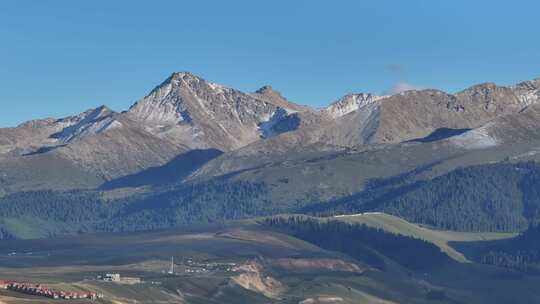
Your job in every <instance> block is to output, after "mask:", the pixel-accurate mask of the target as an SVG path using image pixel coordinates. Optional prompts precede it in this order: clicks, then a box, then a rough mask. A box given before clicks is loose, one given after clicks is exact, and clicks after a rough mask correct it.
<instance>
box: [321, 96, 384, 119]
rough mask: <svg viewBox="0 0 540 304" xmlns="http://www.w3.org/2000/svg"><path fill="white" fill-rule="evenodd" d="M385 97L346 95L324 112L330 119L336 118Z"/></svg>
mask: <svg viewBox="0 0 540 304" xmlns="http://www.w3.org/2000/svg"><path fill="white" fill-rule="evenodd" d="M384 97H386V96H375V95H371V94H366V93H360V94H348V95H345V96H343V97H342V98H340V99H339V100H337V101H336V102H334V103H332V104H331V105H329V106H328V107H327V108H326V109H325V111H326V112H327V113H328V114H329V115H330V116H331V117H332V118H338V117H341V116H344V115H347V114H349V113H351V112H354V111H356V110H359V109H361V108H364V107H366V106H368V105H371V104H373V103H374V102H376V101H378V100H380V99H382V98H384Z"/></svg>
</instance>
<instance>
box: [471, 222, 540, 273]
mask: <svg viewBox="0 0 540 304" xmlns="http://www.w3.org/2000/svg"><path fill="white" fill-rule="evenodd" d="M478 262H480V263H484V264H490V265H496V266H500V267H506V268H512V269H516V270H520V271H525V272H533V273H535V274H539V273H540V226H539V225H531V227H529V229H527V230H526V231H525V232H523V233H522V234H520V235H519V236H517V237H515V238H512V239H510V240H501V241H495V242H493V244H492V245H488V246H487V247H486V248H485V249H484V253H483V254H481V255H480V256H479V257H478Z"/></svg>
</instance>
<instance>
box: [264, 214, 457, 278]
mask: <svg viewBox="0 0 540 304" xmlns="http://www.w3.org/2000/svg"><path fill="white" fill-rule="evenodd" d="M262 224H263V225H265V226H268V227H271V228H274V229H276V230H278V231H280V232H283V233H287V234H290V235H293V236H295V237H297V238H300V239H302V240H304V241H307V242H310V243H312V244H315V245H317V246H319V247H321V248H324V249H327V250H332V251H338V252H342V253H344V254H347V255H349V256H351V257H353V258H356V259H358V260H359V261H363V262H366V263H368V264H369V265H371V266H373V267H377V268H379V269H382V270H384V269H385V267H386V261H385V260H384V258H383V256H385V257H388V258H390V259H392V260H394V261H395V262H397V263H398V264H400V265H403V266H405V267H407V268H409V269H411V270H416V271H424V270H428V269H433V268H434V267H437V266H440V265H442V264H443V263H444V262H447V261H449V258H448V256H447V255H446V254H444V253H442V252H441V251H440V249H439V248H438V247H437V246H435V245H433V244H432V243H429V242H426V241H424V240H420V239H415V238H411V237H406V236H401V235H397V234H393V233H389V232H385V231H384V230H381V229H376V228H372V227H368V226H366V225H365V224H362V225H359V224H349V223H344V222H341V221H334V220H329V221H320V220H316V219H311V218H306V217H303V216H290V217H272V218H267V219H265V220H264V221H262Z"/></svg>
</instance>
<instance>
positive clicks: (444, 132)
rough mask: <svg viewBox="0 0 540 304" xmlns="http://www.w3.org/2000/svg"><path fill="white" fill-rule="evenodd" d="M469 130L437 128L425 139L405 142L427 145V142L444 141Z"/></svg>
mask: <svg viewBox="0 0 540 304" xmlns="http://www.w3.org/2000/svg"><path fill="white" fill-rule="evenodd" d="M470 130H471V129H450V128H439V129H437V130H435V131H433V132H431V134H429V135H428V136H426V137H422V138H415V139H411V140H408V141H407V142H421V143H428V142H433V141H438V140H441V139H445V138H449V137H452V136H456V135H460V134H463V133H465V132H467V131H470Z"/></svg>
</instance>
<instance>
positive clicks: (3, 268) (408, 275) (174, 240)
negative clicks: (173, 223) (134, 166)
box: [0, 214, 540, 304]
mask: <svg viewBox="0 0 540 304" xmlns="http://www.w3.org/2000/svg"><path fill="white" fill-rule="evenodd" d="M336 219H337V220H341V221H345V222H350V223H362V224H366V225H368V226H371V227H377V228H380V229H384V230H386V231H392V232H397V233H401V234H403V235H409V236H413V237H417V238H422V239H425V240H428V241H432V242H433V243H435V244H437V245H439V246H440V247H441V249H443V251H444V249H445V248H447V251H445V252H446V253H448V254H449V255H450V256H451V255H452V251H450V250H449V249H448V248H450V249H451V247H445V246H448V244H447V242H448V241H450V240H458V239H459V240H462V241H464V240H465V241H467V240H479V239H497V238H502V237H509V236H510V235H504V234H482V233H455V232H449V231H437V230H434V229H430V228H428V227H421V226H418V225H415V224H411V223H407V222H406V221H403V220H401V219H399V218H395V217H392V216H388V215H384V214H364V215H358V216H348V217H338V218H332V220H336ZM261 220H262V218H259V219H253V220H249V221H241V222H230V223H226V224H223V225H212V226H204V225H201V226H197V227H195V226H194V227H192V228H190V229H187V228H182V229H173V230H160V231H151V232H138V233H101V234H84V235H80V236H73V237H64V238H52V239H32V240H10V241H8V240H6V241H2V243H1V245H0V279H11V280H17V281H29V282H36V283H42V284H45V285H47V286H50V287H53V288H59V289H60V288H61V289H65V290H72V291H77V290H81V291H82V290H89V291H98V292H102V293H104V294H105V296H106V297H105V299H103V300H101V303H135V301H137V303H201V304H206V303H208V304H215V303H295V304H297V303H300V302H301V301H307V302H305V303H324V302H325V301H332V300H335V301H339V302H336V303H381V304H383V303H385V304H388V303H510V299H515V298H516V296H517V295H519V296H520V299H523V302H519V301H518V302H513V303H534V302H537V301H538V300H540V292H538V291H536V290H535V289H534V288H531V286H536V285H537V284H540V278H539V277H535V276H528V275H518V276H516V275H512V274H514V272H511V271H509V270H505V269H500V268H496V267H490V266H485V265H477V264H474V263H458V262H456V261H452V260H450V262H448V263H444V264H442V265H440V267H437V268H435V269H432V270H429V271H427V272H418V271H411V270H410V269H407V268H404V267H403V266H401V265H399V264H397V263H395V262H392V261H391V260H390V259H387V258H385V257H383V258H385V259H387V261H388V263H387V265H388V267H386V268H385V269H384V270H380V269H377V268H373V267H372V266H370V265H369V263H366V261H362V260H358V259H354V258H351V257H349V256H347V255H346V254H343V253H341V252H334V251H328V250H324V249H322V248H319V247H317V246H314V245H313V244H310V243H307V242H305V241H302V240H300V239H297V238H295V237H292V236H290V235H286V234H283V233H280V232H276V231H274V230H268V229H267V228H265V227H264V226H261V225H259V224H257V223H259V222H260V221H261ZM320 220H321V221H325V220H328V219H320ZM460 244H463V243H460ZM452 250H455V249H452ZM456 252H457V251H456ZM457 253H459V252H457ZM171 256H174V258H175V261H176V264H177V269H178V271H179V272H180V273H179V274H178V275H177V276H169V275H166V274H165V273H164V271H165V270H166V269H168V265H169V259H170V257H171ZM186 259H193V260H195V261H197V262H200V263H222V262H226V263H236V264H237V265H244V264H248V265H253V264H254V263H261V264H262V265H265V266H264V267H263V268H261V269H260V270H259V272H258V273H257V275H260V277H261V278H266V277H271V278H273V279H274V280H276V281H278V282H279V283H280V284H281V285H280V286H281V288H282V291H280V292H279V293H278V295H277V296H270V297H269V296H268V295H266V294H264V292H263V291H261V290H259V289H257V288H246V286H241V285H239V284H238V283H235V282H236V281H235V279H234V278H235V277H237V276H239V275H240V274H241V273H243V272H234V271H211V272H208V273H184V272H183V271H185V267H186V266H185V265H184V262H185V261H186ZM282 259H287V260H293V261H299V262H302V263H305V262H306V261H308V262H309V261H318V262H320V261H325V262H328V261H336V260H338V261H341V262H340V263H353V264H355V265H357V267H358V270H357V271H343V270H339V269H332V267H327V268H325V267H326V266H324V267H322V268H321V266H320V265H319V266H310V267H307V268H305V267H301V268H298V269H296V268H294V267H293V268H287V269H285V268H276V267H275V266H273V265H274V264H272V263H274V261H280V260H282ZM257 261H258V262H257ZM107 272H118V273H121V274H122V275H123V276H137V277H141V278H142V279H143V281H144V282H145V283H142V284H137V285H123V284H115V283H106V282H100V281H97V280H95V278H96V276H97V275H100V274H104V273H107ZM256 278H257V276H256V277H255V279H256ZM152 282H153V283H152ZM251 283H253V286H256V285H257V284H256V283H257V281H256V280H255V281H253V282H251ZM0 302H4V303H47V302H46V300H44V299H39V298H38V299H36V298H32V297H28V296H21V295H20V294H13V293H9V292H4V291H0ZM51 303H54V301H51Z"/></svg>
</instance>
